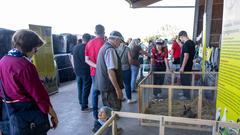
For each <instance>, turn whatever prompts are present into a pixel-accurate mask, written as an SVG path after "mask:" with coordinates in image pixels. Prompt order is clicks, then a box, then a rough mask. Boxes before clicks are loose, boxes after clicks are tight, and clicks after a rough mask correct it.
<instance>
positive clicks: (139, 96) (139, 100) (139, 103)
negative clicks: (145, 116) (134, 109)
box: [138, 85, 143, 113]
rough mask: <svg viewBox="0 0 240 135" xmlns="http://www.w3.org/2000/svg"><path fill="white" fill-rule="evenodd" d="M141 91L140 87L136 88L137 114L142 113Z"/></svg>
mask: <svg viewBox="0 0 240 135" xmlns="http://www.w3.org/2000/svg"><path fill="white" fill-rule="evenodd" d="M142 90H143V88H142V87H141V85H140V86H139V87H138V112H139V113H143V112H142Z"/></svg>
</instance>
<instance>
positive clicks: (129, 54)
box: [128, 50, 132, 64]
mask: <svg viewBox="0 0 240 135" xmlns="http://www.w3.org/2000/svg"><path fill="white" fill-rule="evenodd" d="M128 62H129V64H131V62H132V54H131V51H130V50H129V51H128Z"/></svg>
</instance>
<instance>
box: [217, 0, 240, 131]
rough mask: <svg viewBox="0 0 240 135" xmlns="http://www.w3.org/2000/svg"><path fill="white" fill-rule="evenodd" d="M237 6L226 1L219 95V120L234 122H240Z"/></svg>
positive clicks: (239, 10)
mask: <svg viewBox="0 0 240 135" xmlns="http://www.w3.org/2000/svg"><path fill="white" fill-rule="evenodd" d="M237 5H240V1H239V0H229V1H228V0H225V1H224V15H223V31H222V34H223V36H222V44H221V53H220V67H219V79H218V93H217V114H218V113H219V114H220V116H217V117H219V118H218V119H220V120H222V121H232V122H240V85H239V82H240V16H239V15H238V13H240V8H239V6H237ZM233 16H234V17H233ZM226 134H227V131H226Z"/></svg>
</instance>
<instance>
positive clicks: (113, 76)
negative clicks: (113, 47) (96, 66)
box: [108, 69, 123, 100]
mask: <svg viewBox="0 0 240 135" xmlns="http://www.w3.org/2000/svg"><path fill="white" fill-rule="evenodd" d="M115 72H116V71H115V69H108V76H109V79H110V80H111V82H112V84H113V87H114V88H115V90H116V93H117V97H118V99H120V100H121V99H123V93H122V89H121V88H120V86H119V85H118V83H117V77H116V73H115Z"/></svg>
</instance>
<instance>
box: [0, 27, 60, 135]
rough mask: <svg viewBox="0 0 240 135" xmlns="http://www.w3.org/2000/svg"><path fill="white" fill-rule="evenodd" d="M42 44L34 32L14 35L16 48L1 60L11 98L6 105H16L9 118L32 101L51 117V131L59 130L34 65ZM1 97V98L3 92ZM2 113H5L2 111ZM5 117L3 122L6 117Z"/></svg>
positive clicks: (1, 75) (0, 76)
mask: <svg viewBox="0 0 240 135" xmlns="http://www.w3.org/2000/svg"><path fill="white" fill-rule="evenodd" d="M43 44H44V41H43V40H42V39H41V38H40V37H39V36H38V35H37V34H36V33H35V32H33V31H31V30H24V29H23V30H19V31H17V32H15V34H14V35H13V37H12V47H13V48H12V49H11V50H10V51H9V52H8V54H7V55H5V56H4V57H3V58H2V59H1V60H0V80H1V81H2V86H3V88H4V91H5V92H4V93H5V95H6V97H7V98H8V99H9V100H7V104H11V106H14V108H13V109H9V110H10V112H9V113H10V115H11V113H13V112H16V111H22V110H24V109H25V108H26V106H24V104H23V103H26V102H31V103H32V104H33V105H32V106H31V107H33V108H37V109H39V110H40V111H41V112H42V113H44V114H49V115H50V116H51V123H52V128H56V127H57V125H58V117H57V115H56V113H55V111H54V109H53V107H52V105H51V102H50V99H49V96H48V93H47V91H46V89H45V87H44V86H43V84H42V82H41V80H40V78H39V75H38V72H37V70H36V68H35V66H34V65H33V64H32V63H31V57H32V56H33V55H34V54H35V53H37V51H38V49H39V48H40V47H41V46H42V45H43ZM0 95H1V96H2V93H1V94H0ZM2 111H3V112H4V111H6V110H5V109H4V108H2ZM2 117H3V119H4V115H3V116H2ZM5 117H6V116H5ZM46 134H47V133H43V135H46Z"/></svg>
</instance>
